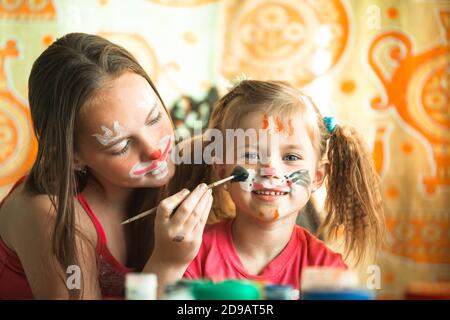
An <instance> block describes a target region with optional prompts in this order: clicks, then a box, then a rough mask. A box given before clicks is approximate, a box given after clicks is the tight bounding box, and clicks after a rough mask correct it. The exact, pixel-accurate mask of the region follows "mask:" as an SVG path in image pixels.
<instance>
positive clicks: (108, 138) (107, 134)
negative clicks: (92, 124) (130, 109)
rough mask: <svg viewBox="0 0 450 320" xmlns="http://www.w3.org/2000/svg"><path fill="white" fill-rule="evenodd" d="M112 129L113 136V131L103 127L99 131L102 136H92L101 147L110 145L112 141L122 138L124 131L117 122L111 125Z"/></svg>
mask: <svg viewBox="0 0 450 320" xmlns="http://www.w3.org/2000/svg"><path fill="white" fill-rule="evenodd" d="M113 129H114V135H113V131H112V130H111V129H109V128H107V127H105V126H102V127H101V130H102V131H103V135H101V134H98V133H96V134H93V135H92V136H93V137H95V138H97V140H98V142H100V143H101V144H102V145H104V146H107V145H108V144H110V143H112V142H113V141H114V140H117V139H120V138H121V137H123V136H124V129H123V128H122V127H121V126H120V124H119V121H117V120H116V121H114V124H113Z"/></svg>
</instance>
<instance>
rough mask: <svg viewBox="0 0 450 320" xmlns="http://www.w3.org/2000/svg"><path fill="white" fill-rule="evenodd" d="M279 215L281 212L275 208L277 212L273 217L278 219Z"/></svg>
mask: <svg viewBox="0 0 450 320" xmlns="http://www.w3.org/2000/svg"><path fill="white" fill-rule="evenodd" d="M279 216H280V213H279V212H278V209H275V212H274V214H273V219H274V220H277V219H278V217H279Z"/></svg>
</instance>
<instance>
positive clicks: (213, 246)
mask: <svg viewBox="0 0 450 320" xmlns="http://www.w3.org/2000/svg"><path fill="white" fill-rule="evenodd" d="M232 224H233V220H227V221H223V222H220V223H217V224H214V225H212V226H210V227H209V228H208V229H206V230H205V232H204V234H203V242H202V245H201V247H200V250H199V252H198V254H197V256H196V257H195V259H194V260H193V261H192V262H191V264H190V265H189V267H188V268H187V270H186V272H185V274H184V277H185V278H190V279H211V280H213V281H222V280H225V279H248V280H253V281H261V282H268V283H272V284H282V285H292V286H293V287H294V288H296V289H299V284H300V278H301V273H302V270H303V269H304V268H305V267H308V266H327V267H337V268H343V269H347V265H346V264H345V263H344V261H343V259H342V256H341V255H340V254H339V253H335V252H333V251H331V250H330V249H328V248H327V246H326V245H325V243H324V242H323V241H321V240H319V239H317V238H316V237H314V236H313V235H312V234H310V233H309V232H308V231H306V230H305V229H303V228H301V227H299V226H297V225H296V226H295V228H294V230H293V232H292V235H291V238H290V240H289V242H288V244H287V245H286V247H285V248H284V249H283V251H281V253H280V254H279V255H278V256H277V257H276V258H275V259H273V260H272V261H271V262H270V263H269V264H268V265H267V266H266V267H265V268H264V269H263V270H262V271H261V273H260V274H258V275H251V274H249V273H248V272H247V271H246V270H245V267H244V266H243V265H242V263H241V260H240V259H239V256H238V253H237V251H236V248H235V247H234V243H233V239H232V236H231V226H232Z"/></svg>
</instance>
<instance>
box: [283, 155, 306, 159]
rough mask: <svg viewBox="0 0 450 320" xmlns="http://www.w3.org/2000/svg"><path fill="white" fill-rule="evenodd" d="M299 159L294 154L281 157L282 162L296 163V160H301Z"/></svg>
mask: <svg viewBox="0 0 450 320" xmlns="http://www.w3.org/2000/svg"><path fill="white" fill-rule="evenodd" d="M301 159H302V158H300V157H299V156H297V155H295V154H288V155H286V156H284V157H283V160H284V161H297V160H301Z"/></svg>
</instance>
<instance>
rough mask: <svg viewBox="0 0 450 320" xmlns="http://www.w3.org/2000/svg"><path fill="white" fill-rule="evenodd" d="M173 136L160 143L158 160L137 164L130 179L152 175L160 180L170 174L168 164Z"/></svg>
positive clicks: (166, 137) (167, 136) (165, 137)
mask: <svg viewBox="0 0 450 320" xmlns="http://www.w3.org/2000/svg"><path fill="white" fill-rule="evenodd" d="M174 140H175V139H174V137H173V136H172V135H166V136H164V137H162V138H161V140H160V141H159V148H160V151H161V152H160V156H159V157H158V159H155V160H151V161H145V162H137V163H136V164H135V165H134V166H133V167H132V168H131V170H130V177H131V178H135V179H139V178H142V177H144V176H146V175H149V174H150V175H152V176H153V177H154V178H156V179H158V180H160V179H163V178H164V177H166V176H167V174H168V173H169V165H168V163H167V160H168V157H169V154H170V151H171V150H172V146H173V143H174Z"/></svg>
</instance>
